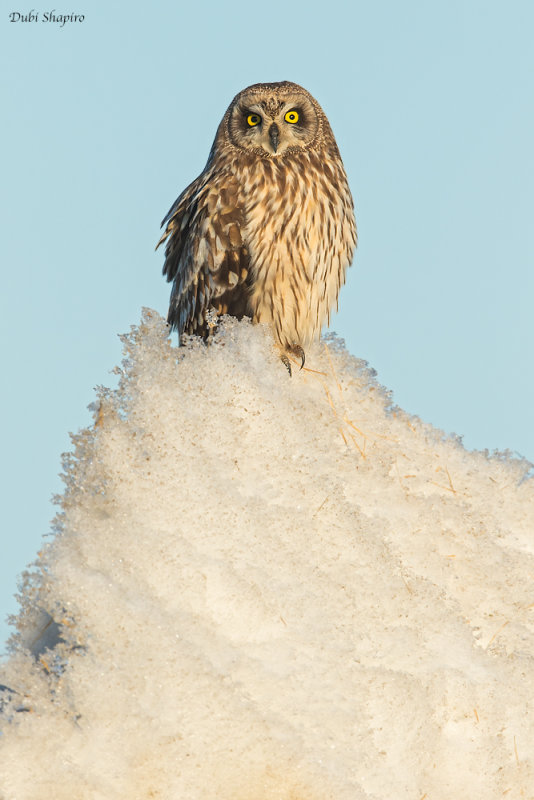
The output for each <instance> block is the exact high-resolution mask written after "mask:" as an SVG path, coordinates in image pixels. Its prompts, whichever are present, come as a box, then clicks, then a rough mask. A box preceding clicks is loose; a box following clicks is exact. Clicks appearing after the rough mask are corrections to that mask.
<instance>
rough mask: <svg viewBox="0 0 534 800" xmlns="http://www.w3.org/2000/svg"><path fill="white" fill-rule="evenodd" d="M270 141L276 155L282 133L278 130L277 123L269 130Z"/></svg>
mask: <svg viewBox="0 0 534 800" xmlns="http://www.w3.org/2000/svg"><path fill="white" fill-rule="evenodd" d="M269 139H270V140H271V146H272V148H273V151H274V152H275V153H276V151H277V149H278V142H279V140H280V131H279V130H278V125H277V124H276V123H275V122H273V124H272V125H271V127H270V128H269Z"/></svg>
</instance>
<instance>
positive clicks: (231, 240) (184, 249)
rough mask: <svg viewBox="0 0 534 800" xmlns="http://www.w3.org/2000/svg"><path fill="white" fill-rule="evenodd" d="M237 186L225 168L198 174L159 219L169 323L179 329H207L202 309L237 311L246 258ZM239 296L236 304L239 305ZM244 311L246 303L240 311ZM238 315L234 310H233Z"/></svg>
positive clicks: (204, 330) (204, 310) (202, 333)
mask: <svg viewBox="0 0 534 800" xmlns="http://www.w3.org/2000/svg"><path fill="white" fill-rule="evenodd" d="M240 201H241V198H240V191H239V185H238V183H237V181H236V180H235V178H234V177H233V176H232V175H231V174H229V173H221V172H219V173H215V174H211V173H207V174H203V175H200V177H198V178H197V179H196V181H193V183H192V184H191V185H190V186H188V188H187V189H186V190H185V191H184V192H182V194H181V195H180V197H179V198H178V199H177V200H176V202H175V203H174V205H173V206H172V208H171V209H170V211H169V213H168V214H167V216H166V217H165V219H164V220H163V222H162V223H161V224H162V227H163V226H164V225H165V226H166V228H165V232H164V234H163V235H162V237H161V239H160V240H159V242H158V245H157V247H159V245H160V244H162V243H163V242H165V241H166V242H167V244H166V247H165V264H164V265H163V274H164V275H166V276H167V280H168V281H173V282H174V283H173V287H172V292H171V301H170V306H169V315H168V320H167V321H168V322H169V323H170V325H171V326H172V327H173V328H175V329H176V330H177V331H178V333H180V334H181V333H183V332H186V333H198V334H201V335H205V334H206V333H207V331H208V326H207V317H206V315H207V312H208V311H209V309H210V308H213V309H214V310H215V311H216V312H218V313H226V312H227V311H229V313H236V311H235V310H233V308H234V307H235V308H237V307H238V306H239V299H240V295H243V298H244V296H245V294H246V286H245V282H246V279H247V276H248V270H249V257H248V252H247V249H246V247H245V245H244V243H243V239H242V231H243V227H244V214H243V210H242V202H240ZM243 298H241V301H242V302H241V305H243V304H244V301H243ZM244 313H245V308H243V310H242V312H241V314H240V315H241V316H243V314H244ZM236 315H237V316H239V314H237V313H236Z"/></svg>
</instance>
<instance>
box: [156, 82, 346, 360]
mask: <svg viewBox="0 0 534 800" xmlns="http://www.w3.org/2000/svg"><path fill="white" fill-rule="evenodd" d="M162 225H165V226H166V228H165V232H164V234H163V236H162V237H161V239H160V241H159V242H158V246H159V244H161V243H162V242H165V241H166V243H167V244H166V249H165V264H164V267H163V274H164V275H166V276H167V280H168V281H173V287H172V292H171V300H170V307H169V315H168V322H169V323H170V324H171V326H172V327H173V328H175V329H176V330H177V331H178V333H179V334H182V333H196V334H200V335H202V336H207V334H208V332H209V322H208V318H207V315H208V312H209V311H210V310H212V311H214V312H215V313H216V314H232V315H233V316H236V317H238V318H241V317H243V316H245V315H247V316H250V317H252V320H253V321H254V322H266V323H269V324H270V325H271V328H272V331H273V334H274V337H275V341H276V343H277V345H278V346H279V348H280V350H281V353H282V356H283V359H284V361H285V362H286V363H287V356H286V355H285V354H286V353H288V352H296V353H299V354H302V357H303V348H304V347H305V346H306V345H307V344H309V343H310V341H311V340H313V339H314V338H315V337H317V336H319V335H320V331H321V327H322V325H323V322H324V321H325V320H326V319H329V317H330V312H331V310H332V309H333V308H334V307H337V299H338V294H339V289H340V287H341V286H342V284H343V283H344V281H345V272H346V269H347V267H348V266H349V264H350V262H351V261H352V256H353V253H354V248H355V246H356V223H355V219H354V211H353V202H352V197H351V194H350V190H349V186H348V183H347V177H346V174H345V170H344V168H343V163H342V161H341V157H340V155H339V150H338V148H337V145H336V141H335V139H334V135H333V133H332V130H331V128H330V125H329V123H328V120H327V118H326V116H325V114H324V112H323V111H322V109H321V107H320V106H319V104H318V103H317V101H316V100H315V99H314V98H313V97H312V96H311V95H310V94H309V93H308V92H307V91H306V90H305V89H303V88H302V87H301V86H298V85H297V84H295V83H290V82H289V81H283V82H282V83H260V84H255V85H254V86H249V87H248V88H247V89H244V90H243V91H242V92H240V93H239V94H238V95H237V96H236V97H235V98H234V99H233V100H232V102H231V103H230V106H229V108H228V110H227V111H226V114H225V115H224V117H223V119H222V121H221V123H220V125H219V128H218V130H217V134H216V136H215V141H214V143H213V146H212V148H211V152H210V155H209V158H208V162H207V164H206V166H205V168H204V170H203V172H202V173H201V175H200V176H199V177H198V178H197V179H196V180H195V181H193V183H192V184H191V185H190V186H188V187H187V189H186V190H185V191H184V192H182V194H181V195H180V196H179V197H178V199H177V200H176V202H175V203H174V205H173V206H172V208H171V209H170V211H169V213H168V214H167V216H166V217H165V219H164V220H163V222H162Z"/></svg>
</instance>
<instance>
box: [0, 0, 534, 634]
mask: <svg viewBox="0 0 534 800" xmlns="http://www.w3.org/2000/svg"><path fill="white" fill-rule="evenodd" d="M82 2H83V4H82V5H77V6H76V5H75V6H73V7H72V8H69V10H71V11H73V12H75V13H79V14H82V13H83V14H84V15H85V21H84V22H83V23H81V24H78V23H70V24H67V25H66V26H65V27H63V28H59V26H57V25H55V24H53V23H44V22H40V21H39V22H38V23H26V24H23V23H10V21H9V16H8V13H9V10H15V9H16V7H13V9H11V7H10V8H8V9H7V10H6V11H3V12H2V18H1V23H0V38H1V41H0V45H1V47H0V49H1V51H2V55H1V59H2V70H1V78H0V80H1V87H2V88H1V90H2V103H1V104H2V111H3V114H2V117H3V124H2V134H1V137H2V140H1V144H2V147H1V154H2V194H1V204H2V207H1V218H2V221H3V235H2V238H1V248H2V254H1V255H2V262H1V263H2V280H3V287H4V291H3V292H2V295H3V298H2V302H3V307H2V335H3V342H4V347H3V372H4V376H5V380H4V391H3V393H2V419H3V422H4V426H3V427H4V458H3V469H4V475H3V479H2V486H3V488H4V490H5V499H4V508H5V514H4V520H3V521H4V525H3V531H2V559H1V563H0V617H1V620H0V643H1V642H2V641H3V640H4V639H5V636H6V635H7V628H6V626H4V625H3V618H4V616H5V614H6V613H9V612H11V613H12V612H13V611H14V610H15V608H16V605H15V602H14V600H13V599H12V595H13V593H14V592H15V590H16V578H17V575H18V574H19V573H20V572H21V571H22V570H23V569H24V568H25V566H26V565H27V564H28V563H29V562H30V561H31V560H32V559H33V558H34V557H35V554H36V553H37V550H38V549H39V546H40V542H41V537H42V535H43V534H45V533H46V532H47V531H48V530H49V520H50V519H51V517H52V516H53V514H54V508H53V506H52V504H51V502H50V498H51V495H52V494H53V493H55V492H59V491H61V482H60V480H59V478H58V477H57V473H58V472H59V471H60V454H61V453H62V452H63V451H65V450H67V449H68V448H69V439H68V432H69V431H76V430H77V429H78V428H80V427H81V426H83V425H85V424H87V423H88V422H89V420H90V416H89V412H88V411H87V409H86V406H87V405H88V404H89V403H90V402H92V400H93V398H94V392H93V387H94V386H95V385H97V384H106V385H114V378H113V376H112V375H110V374H109V371H110V370H111V369H112V367H113V366H114V365H115V364H116V363H117V362H118V361H119V359H120V343H119V340H118V338H117V334H118V333H122V332H125V331H127V330H128V329H129V326H130V325H132V324H136V323H137V322H138V320H139V317H140V309H141V307H142V306H150V307H152V308H156V309H157V310H158V311H159V312H160V313H162V314H165V313H166V306H167V299H168V287H167V285H166V284H165V283H164V280H163V278H162V277H161V266H162V253H161V252H158V253H154V244H155V242H156V241H157V239H158V236H159V223H160V220H161V219H162V218H163V216H164V215H165V213H166V212H167V210H168V208H169V206H170V205H171V203H172V202H173V201H174V199H175V198H176V196H177V195H178V193H179V192H180V191H181V190H182V189H183V188H184V187H185V186H186V185H187V184H188V183H189V182H190V181H191V180H192V179H193V178H195V177H196V175H197V174H198V173H199V172H200V171H201V169H202V167H203V165H204V163H205V161H206V158H207V155H208V151H209V148H210V146H211V142H212V140H213V136H214V134H215V130H216V127H217V124H218V122H219V120H220V118H221V116H222V114H223V113H224V111H225V109H226V107H227V105H228V103H229V102H230V100H231V99H232V97H233V96H234V94H236V92H238V91H239V90H240V89H242V88H244V87H245V86H247V85H249V84H251V83H255V82H258V81H277V80H284V79H288V80H292V81H295V82H297V83H301V84H302V85H303V86H305V87H306V88H307V89H309V90H310V91H311V92H312V94H314V95H315V96H316V98H317V99H318V100H319V102H320V103H321V105H322V106H323V108H324V110H325V111H326V113H327V114H328V116H329V118H330V120H331V123H332V126H333V129H334V132H335V134H336V137H337V140H338V143H339V146H340V149H341V153H342V156H343V159H344V162H345V166H346V169H347V173H348V176H349V180H350V184H351V187H352V191H353V195H354V198H355V203H356V215H357V220H358V227H359V235H360V244H359V248H358V251H357V254H356V259H355V263H354V267H353V268H352V269H351V270H350V272H349V277H348V282H347V285H346V287H345V288H344V290H343V291H342V294H341V298H340V313H339V315H338V316H337V317H336V318H335V319H334V322H333V325H332V327H333V328H334V329H335V330H336V331H337V332H338V333H339V334H340V335H341V336H343V337H344V338H345V340H346V342H347V345H348V347H349V350H350V351H351V352H352V353H353V354H355V355H357V356H358V357H361V358H365V359H367V360H368V361H369V362H370V364H371V365H372V366H373V367H374V368H375V369H376V370H377V371H378V377H379V379H380V381H381V382H382V383H383V384H384V385H386V386H387V387H388V388H390V389H391V390H392V391H393V393H394V399H395V401H396V402H397V403H398V404H399V405H400V406H402V407H403V408H404V409H406V410H407V411H410V412H412V413H414V414H418V415H420V416H421V417H422V418H423V419H424V420H426V421H428V422H430V423H432V424H434V425H436V426H438V427H440V428H443V429H444V430H445V431H447V432H453V431H454V432H456V433H458V434H463V435H464V442H465V444H466V446H467V447H469V448H477V449H484V448H486V447H487V448H489V449H490V450H492V449H494V448H497V449H501V450H503V449H506V448H509V449H511V450H513V451H518V452H519V453H521V454H522V455H524V456H526V457H527V458H529V459H530V460H534V432H533V428H534V425H533V414H532V409H533V408H534V379H533V374H532V356H531V353H532V350H533V344H534V342H533V339H534V335H533V330H532V327H533V326H532V307H533V294H534V292H533V289H534V286H533V284H534V279H533V262H534V257H533V256H534V254H533V237H532V213H533V205H534V203H533V184H534V181H533V155H532V152H533V147H532V143H533V141H534V109H533V73H534V56H533V48H532V31H533V30H534V3H532V2H530V0H523V1H520V0H509V2H506V3H504V2H492V1H491V0H462V2H457V1H455V0H452V1H451V0H446V2H445V1H443V2H433V1H432V0H427V1H426V2H416V1H415V0H405V1H404V2H393V0H382V1H380V0H378V1H374V2H369V0H365V2H360V0H353V2H350V3H349V2H339V1H338V0H333V2H328V3H325V4H319V3H314V2H280V0H271V2H269V3H262V4H260V5H258V6H255V5H254V4H252V3H250V2H239V1H237V0H228V2H226V3H197V4H194V5H190V4H186V3H183V2H178V3H176V2H165V1H164V0H156V1H155V2H152V3H150V4H149V3H146V4H139V3H135V2H134V3H126V2H109V1H107V2H104V1H103V0H98V1H95V0H91V1H90V2H89V1H88V0H82ZM21 10H22V9H21ZM37 10H38V11H39V10H40V11H41V14H42V13H44V12H45V11H46V10H47V8H42V9H37ZM281 379H283V376H281Z"/></svg>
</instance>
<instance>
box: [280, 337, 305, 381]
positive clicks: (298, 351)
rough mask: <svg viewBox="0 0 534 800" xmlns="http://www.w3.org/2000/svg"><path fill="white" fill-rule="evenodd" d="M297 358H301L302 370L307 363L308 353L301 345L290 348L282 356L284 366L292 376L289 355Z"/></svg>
mask: <svg viewBox="0 0 534 800" xmlns="http://www.w3.org/2000/svg"><path fill="white" fill-rule="evenodd" d="M288 354H289V355H293V356H296V358H300V368H301V369H302V367H303V366H304V362H305V361H306V353H305V352H304V350H303V349H302V347H301V346H300V344H294V345H293V346H292V347H288V348H287V349H286V351H285V352H284V353H282V354H281V356H280V359H281V361H282V364H283V365H284V367H285V368H286V369H287V371H288V372H289V374H290V375H291V374H292V372H291V361H290V360H289V355H288Z"/></svg>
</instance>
